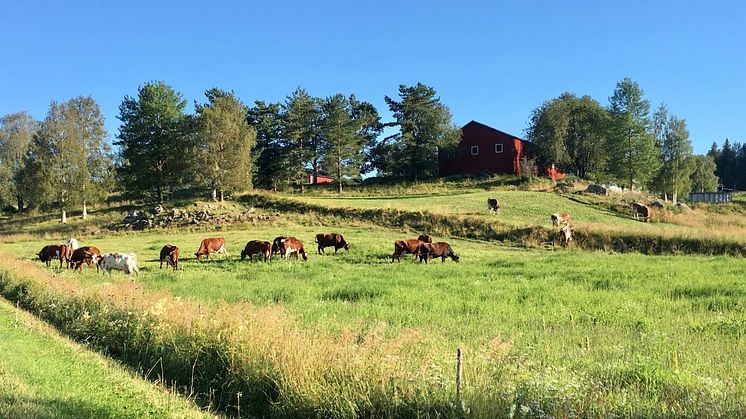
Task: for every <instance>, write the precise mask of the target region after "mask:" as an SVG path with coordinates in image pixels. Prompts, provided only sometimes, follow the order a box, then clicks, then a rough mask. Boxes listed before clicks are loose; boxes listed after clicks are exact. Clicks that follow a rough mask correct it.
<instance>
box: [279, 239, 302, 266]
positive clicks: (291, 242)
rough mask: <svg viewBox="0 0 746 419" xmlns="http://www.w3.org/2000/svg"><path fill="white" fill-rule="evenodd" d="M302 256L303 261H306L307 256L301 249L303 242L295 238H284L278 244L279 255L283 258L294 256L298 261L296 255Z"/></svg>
mask: <svg viewBox="0 0 746 419" xmlns="http://www.w3.org/2000/svg"><path fill="white" fill-rule="evenodd" d="M299 253H300V255H301V256H303V260H306V261H307V260H308V254H307V253H306V249H305V248H304V247H303V242H302V241H300V240H298V239H296V238H295V237H286V238H284V239H282V241H281V242H280V254H281V255H282V257H283V258H288V257H290V256H295V258H296V259H298V254H299Z"/></svg>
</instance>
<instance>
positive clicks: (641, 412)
mask: <svg viewBox="0 0 746 419" xmlns="http://www.w3.org/2000/svg"><path fill="white" fill-rule="evenodd" d="M491 188H492V186H491V184H489V183H479V182H473V183H470V182H461V183H447V182H441V183H437V184H432V185H426V184H413V185H408V186H407V185H405V186H402V187H395V188H387V187H378V188H374V189H373V190H372V192H371V193H369V194H365V193H364V192H365V191H364V190H362V189H360V190H353V191H349V192H346V193H345V194H344V195H343V196H342V197H339V196H335V195H334V194H333V193H331V192H329V191H324V190H315V191H311V192H310V193H309V194H308V195H305V196H299V195H288V194H271V195H272V196H273V197H279V198H289V199H294V200H299V201H302V202H306V203H313V204H316V205H323V206H329V207H336V208H348V207H349V208H394V209H401V210H407V211H412V212H415V213H416V212H418V211H430V212H433V213H436V214H440V215H448V214H454V215H458V216H470V217H474V218H476V219H480V220H484V221H488V222H491V221H492V220H497V221H498V222H501V223H505V224H507V225H510V226H513V227H515V228H519V227H522V226H536V225H541V226H547V227H548V226H549V224H550V223H549V219H548V216H549V214H550V213H552V212H555V211H565V212H568V213H570V215H571V216H572V217H573V219H574V220H575V222H576V225H577V226H578V228H582V229H590V230H597V231H601V232H607V231H624V232H627V233H630V232H631V233H633V234H637V233H638V232H639V233H640V234H653V235H655V234H659V235H663V236H665V235H682V236H699V235H706V236H707V237H711V238H715V239H720V238H725V239H728V240H734V239H735V240H737V241H744V235H743V234H742V233H743V232H744V231H746V217H744V213H743V208H742V206H741V204H739V203H738V202H735V203H734V204H732V205H728V206H701V207H696V208H694V209H693V210H692V211H682V212H681V213H668V214H666V216H665V217H662V219H660V220H659V221H657V222H654V223H650V224H643V223H640V222H637V221H634V220H632V219H630V218H629V217H628V216H627V215H625V214H624V213H620V212H619V211H618V208H619V207H618V205H617V203H614V202H612V201H611V200H606V199H598V198H594V197H588V196H585V195H577V194H555V193H549V192H542V191H521V190H515V189H510V188H507V189H506V188H503V189H500V190H497V191H495V190H492V189H491ZM428 190H431V193H430V194H427V191H428ZM489 196H497V197H498V198H499V199H500V200H501V202H502V204H503V205H502V208H503V209H502V211H501V213H500V214H499V215H491V214H489V213H488V212H487V210H486V205H485V201H486V199H487V197H489ZM196 205H197V207H199V205H203V204H200V203H198V204H196ZM615 205H616V206H615ZM189 207H190V208H192V207H195V204H194V203H193V202H192V203H189ZM195 208H196V207H195ZM277 208H280V207H277ZM247 210H248V206H247V205H246V202H245V201H241V202H235V203H228V204H227V205H225V206H223V207H222V208H221V209H217V211H238V212H245V211H247ZM255 211H256V213H258V214H265V215H268V216H269V218H267V219H266V221H264V222H259V223H258V224H257V225H253V226H252V225H246V226H189V227H187V228H183V229H181V230H176V229H165V230H156V231H150V232H129V233H122V232H120V233H112V232H109V231H107V230H106V226H107V225H110V224H111V223H112V222H114V221H116V220H117V218H118V217H121V215H122V214H123V209H118V208H111V209H106V210H101V211H97V212H94V213H93V218H92V220H90V221H89V222H87V223H84V222H82V221H80V220H76V219H72V220H71V223H70V224H68V225H66V226H62V225H59V224H57V223H56V221H55V220H54V217H48V216H39V217H34V218H31V219H27V220H23V219H15V220H12V221H10V222H6V223H5V225H4V226H2V231H4V232H5V233H6V236H5V237H4V243H2V244H1V245H0V247H1V248H2V249H3V250H5V251H9V252H11V254H13V255H14V256H16V257H17V258H19V259H21V260H24V263H22V264H21V265H14V264H10V265H8V264H7V263H4V269H5V270H6V272H7V271H8V270H10V271H12V272H16V271H18V272H26V271H28V272H29V275H31V276H39V275H40V276H41V277H44V278H46V280H47V281H51V282H50V284H54V287H61V288H62V289H65V290H66V289H68V288H69V289H73V290H76V291H75V293H74V294H73V295H76V294H79V295H93V294H96V293H99V294H100V295H101V296H102V297H101V296H99V297H95V298H94V300H93V301H94V302H95V301H98V300H97V298H104V299H107V300H110V301H111V302H112V304H113V305H112V307H111V308H106V307H107V306H105V305H102V304H103V303H94V305H93V306H91V307H90V310H99V312H98V313H97V314H96V313H94V314H93V315H94V316H96V317H95V318H96V319H99V320H97V322H98V321H100V322H101V325H102V326H98V323H96V322H93V323H91V322H90V321H85V320H81V319H80V318H78V317H77V316H80V310H83V312H84V313H87V311H86V310H88V308H81V307H82V306H81V304H82V305H85V304H88V303H85V302H82V301H71V302H67V303H64V304H63V303H62V301H64V300H65V299H67V298H68V297H63V296H57V297H40V300H39V302H31V303H29V304H30V305H31V306H34V305H35V304H41V305H42V309H43V310H55V308H54V307H51V308H50V307H49V304H50V303H49V302H48V301H58V300H59V301H60V304H62V305H64V307H66V308H65V309H64V310H71V311H70V313H69V314H68V313H65V312H61V313H59V314H58V315H55V316H51V317H52V318H53V319H54V320H55V321H58V322H61V326H62V327H63V328H65V329H69V330H72V331H74V333H75V334H76V336H77V337H78V338H79V339H84V340H88V339H89V338H90V339H93V340H96V341H97V342H99V345H102V346H103V347H104V348H108V349H106V351H107V352H108V351H111V349H110V348H111V344H110V343H108V342H107V341H106V339H112V336H120V337H121V338H122V339H131V340H127V341H126V342H130V343H131V344H133V345H137V344H139V343H142V342H148V340H147V339H146V336H151V338H150V339H151V340H152V342H153V343H152V344H148V343H145V344H144V345H146V346H142V347H139V349H136V350H135V352H134V353H130V354H128V355H126V356H127V357H128V359H127V361H128V362H129V363H130V365H134V366H137V367H138V368H141V367H142V366H141V365H140V361H138V358H137V357H138V356H139V355H138V353H141V354H142V356H145V355H146V354H145V353H146V352H147V353H148V354H149V355H148V356H150V358H148V359H150V360H151V361H149V362H153V361H152V360H153V359H156V360H157V359H159V357H161V356H164V355H163V354H164V353H165V354H166V356H169V355H168V354H169V353H170V354H171V355H170V356H173V357H176V358H178V360H179V362H182V363H185V365H183V366H181V367H179V366H176V365H182V364H179V362H176V361H174V362H173V363H171V364H172V365H174V368H179V369H184V368H186V369H189V368H194V366H195V365H198V364H197V361H198V359H199V360H200V361H201V362H204V365H205V366H204V367H203V368H206V370H203V371H197V372H196V373H197V375H198V376H210V374H213V373H217V374H218V375H220V374H223V373H222V372H220V371H223V370H222V369H223V368H224V369H225V371H226V372H227V373H230V377H232V378H229V377H228V376H226V378H225V379H226V380H229V381H227V382H223V383H218V384H216V383H214V382H213V381H209V380H208V381H206V383H203V384H204V385H203V386H202V388H203V391H202V393H200V394H198V395H197V399H198V400H199V401H200V402H202V403H203V404H204V403H206V402H205V400H206V398H207V397H206V396H205V394H207V393H210V394H211V392H212V391H213V390H217V389H216V388H215V386H218V387H220V386H223V387H225V390H223V392H224V393H225V394H224V395H223V398H224V399H225V400H227V401H226V403H227V404H226V403H223V404H222V405H221V406H222V408H223V409H227V410H226V411H227V412H228V413H229V414H235V413H236V410H235V409H236V406H237V405H238V404H239V403H238V399H240V397H241V396H240V394H241V392H244V409H246V410H245V411H248V412H253V413H251V414H254V415H258V416H264V415H268V416H280V417H286V416H320V417H349V416H381V415H384V416H391V415H394V416H413V415H414V416H461V415H462V414H464V413H465V414H466V416H473V417H501V416H529V417H542V416H555V417H557V416H559V417H570V416H581V417H585V416H590V417H608V416H625V417H630V416H631V417H639V416H647V417H650V416H653V417H660V416H690V417H723V416H725V417H729V416H736V417H738V416H744V415H746V357H744V356H743V354H744V353H746V311H745V310H744V302H745V301H744V300H746V283H744V282H743V276H744V273H745V272H746V260H744V259H743V258H741V257H728V256H696V255H688V256H685V255H677V254H673V255H663V256H646V255H643V254H638V253H634V252H631V253H606V252H601V251H593V252H591V251H580V250H577V249H573V248H572V247H571V248H570V249H557V250H556V251H552V250H548V249H541V248H523V247H520V246H512V245H510V244H508V243H505V244H503V243H500V242H487V241H478V240H465V239H457V238H453V237H436V240H445V241H448V242H449V243H451V245H452V246H453V248H454V250H455V251H456V252H457V253H458V254H459V255H460V256H461V261H460V263H455V262H453V261H451V260H447V261H446V262H445V263H440V261H431V263H429V264H421V263H417V262H415V261H414V260H413V259H412V257H411V256H408V257H404V258H403V259H402V261H401V262H393V263H392V261H391V258H390V256H391V253H392V252H393V241H394V240H398V239H403V238H413V237H416V236H417V235H418V233H419V232H418V231H412V230H407V228H406V227H404V228H396V229H394V228H392V227H391V226H387V225H374V224H373V223H372V222H371V221H370V220H365V219H362V218H360V217H358V218H354V217H351V218H344V217H329V216H323V215H321V214H317V213H314V212H313V210H311V211H305V210H304V211H300V212H290V213H283V212H282V209H270V208H269V207H268V208H262V207H259V208H256V209H255ZM381 224H385V219H384V220H383V222H382V223H381ZM206 228H207V229H213V230H214V231H206V230H205V229H206ZM332 231H336V232H339V233H342V234H344V236H345V237H346V239H347V240H348V242H350V243H351V244H352V247H351V249H350V251H349V252H344V251H340V253H338V254H334V252H333V249H331V248H330V249H327V252H326V254H323V255H318V254H316V246H315V243H313V238H314V236H315V234H316V233H321V232H323V233H326V232H332ZM18 232H28V233H32V234H33V235H32V234H26V233H21V234H17V233H18ZM8 233H14V234H10V235H9V234H8ZM70 235H76V236H77V237H78V238H79V240H80V242H81V244H82V245H95V246H97V247H99V248H100V249H101V250H102V251H104V252H107V251H122V252H132V253H136V254H137V256H138V260H139V266H140V275H139V276H137V277H128V276H126V275H124V274H122V273H121V272H116V271H115V272H114V273H113V274H112V275H105V274H97V273H96V271H95V269H91V268H85V269H84V271H83V272H82V273H72V272H70V271H67V270H64V269H63V270H62V271H59V270H58V269H55V268H43V269H42V270H41V271H40V270H39V268H38V267H39V266H41V264H40V262H38V260H36V256H35V254H36V253H37V252H38V251H39V249H40V248H41V247H42V246H43V245H45V244H50V243H58V242H62V241H64V239H65V238H66V237H68V236H70ZM278 235H293V236H296V237H298V238H299V239H301V240H303V242H304V243H305V244H306V250H307V251H308V252H309V261H308V262H305V263H304V262H302V261H298V260H281V259H275V260H273V261H272V262H270V263H264V262H253V263H252V262H248V261H244V262H241V261H239V260H238V259H239V255H240V251H241V249H242V248H243V246H244V244H245V243H246V242H247V241H249V240H255V239H263V240H270V241H271V240H272V239H273V238H274V237H275V236H278ZM214 236H223V237H225V238H226V239H227V243H228V246H227V247H228V251H229V252H230V257H229V258H228V259H226V260H219V259H218V260H214V261H210V262H204V263H199V262H197V261H195V258H194V252H195V251H196V249H197V247H198V245H199V242H200V240H201V239H203V238H205V237H214ZM610 237H611V238H612V239H613V237H614V236H613V235H611V236H610ZM166 243H172V244H176V245H178V246H179V247H180V248H181V253H182V262H181V264H182V269H181V270H179V271H177V272H173V271H172V270H171V269H170V268H164V269H162V270H161V269H159V268H158V253H159V250H160V248H161V247H162V246H163V245H164V244H166ZM6 265H7V266H6ZM25 267H28V268H25ZM0 274H2V272H0ZM0 276H1V275H0ZM3 280H5V281H7V278H6V279H3V278H0V282H2V281H3ZM7 283H9V284H13V282H12V281H11V282H7ZM29 286H30V285H29ZM24 287H25V286H24ZM24 287H19V286H18V285H13V286H11V288H8V289H5V290H0V291H3V292H4V294H6V295H10V296H14V295H23V293H24V292H25V291H24V290H25V288H24ZM55 292H59V291H55ZM65 292H67V291H65ZM140 293H142V295H141V294H140ZM63 294H64V293H63ZM99 294H96V295H99ZM86 298H88V297H86ZM45 301H47V302H45ZM52 304H56V303H52ZM117 307H118V308H117ZM60 310H62V309H60ZM203 310H206V311H203ZM137 313H140V314H137ZM153 313H156V314H155V315H156V316H157V317H156V320H155V321H162V322H164V324H163V325H162V326H160V325H157V326H153V325H152V324H151V323H148V322H149V321H150V320H146V319H149V318H150V317H148V316H151V315H153ZM195 313H197V314H195ZM205 313H213V314H212V316H214V317H212V318H210V317H209V316H210V314H205ZM203 315H207V316H208V317H207V318H205V317H203ZM132 316H135V317H132ZM158 316H160V317H158ZM131 318H137V319H143V320H142V323H137V322H136V323H130V320H128V319H131ZM158 319H160V320H158ZM110 322H113V323H110ZM121 322H123V323H121ZM192 322H195V323H194V324H195V325H199V326H193V325H192ZM166 323H168V324H166ZM108 324H122V327H124V326H126V325H129V326H127V327H131V328H132V329H124V330H123V331H122V332H121V334H117V331H116V330H108V326H106V325H108ZM99 327H104V328H105V329H107V330H101V329H99ZM193 327H194V328H196V329H193ZM151 328H152V329H154V330H153V331H151V330H150V329H151ZM185 330H186V332H184V331H185ZM151 332H152V333H151ZM141 334H142V335H141ZM99 335H100V336H99ZM159 336H162V339H161V338H160V337H159ZM101 339H103V341H102V340H101ZM114 339H115V340H117V339H119V338H114ZM113 345H114V347H116V346H117V342H114V343H113ZM147 345H156V346H157V347H156V348H152V350H151V347H150V346H147ZM0 347H1V346H0ZM168 348H171V349H168ZM217 348H220V349H217ZM456 348H462V349H463V350H464V354H465V362H464V377H465V378H464V393H463V394H464V399H463V401H464V405H465V409H466V410H465V411H461V410H460V408H457V407H455V406H456V405H454V399H453V397H454V389H455V376H454V372H453V371H454V354H455V350H456ZM137 351H141V352H137ZM215 351H217V352H215ZM114 352H115V353H116V352H117V351H114ZM151 352H152V353H151ZM208 355H209V356H208ZM133 357H134V358H133ZM153 357H155V358H153ZM192 357H194V358H192ZM226 360H227V361H226ZM226 362H227V364H226ZM167 364H169V363H168V362H167ZM0 365H2V364H0ZM200 365H202V364H200ZM0 371H2V370H0ZM163 373H164V374H165V375H166V376H168V377H171V378H173V379H174V380H177V381H178V380H179V377H180V376H181V377H182V378H181V381H180V382H181V384H182V385H184V384H185V383H184V380H185V379H186V380H191V379H193V377H194V374H195V373H194V372H192V373H191V374H186V375H185V374H184V372H183V371H171V372H169V371H164V372H163ZM169 373H171V374H169ZM39 391H40V393H41V394H46V392H47V390H39ZM249 393H251V396H249V395H248V394H249ZM13 394H16V393H11V396H13ZM14 397H15V396H14ZM17 397H22V394H21V396H17ZM246 400H248V401H246ZM112 404H114V405H115V406H116V402H112ZM218 404H220V403H218Z"/></svg>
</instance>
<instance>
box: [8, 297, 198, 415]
mask: <svg viewBox="0 0 746 419" xmlns="http://www.w3.org/2000/svg"><path fill="white" fill-rule="evenodd" d="M209 416H210V415H208V414H205V413H201V412H199V411H198V410H197V408H196V407H194V406H193V405H191V404H190V403H188V402H186V401H185V400H183V399H180V398H179V397H177V396H175V395H174V394H171V393H169V392H168V391H167V390H166V389H163V388H158V387H157V386H155V385H153V384H151V383H147V382H144V381H142V380H141V379H139V378H135V377H134V376H133V375H132V374H130V373H128V372H126V371H124V370H123V369H122V368H121V367H120V366H118V365H116V364H114V363H113V362H111V361H109V360H106V359H105V358H104V357H102V356H100V355H97V354H94V353H92V352H90V351H89V350H87V349H85V348H84V347H82V346H80V345H78V344H74V343H72V342H70V341H69V340H68V339H66V338H63V337H61V336H59V334H58V332H56V331H55V330H53V329H51V328H50V327H48V326H46V325H44V324H43V323H42V322H40V321H39V320H38V319H36V318H34V317H33V316H31V315H30V314H28V313H25V312H23V311H21V310H20V309H17V308H14V307H12V306H11V305H10V304H8V303H7V302H5V300H0V417H3V418H46V417H50V418H51V417H54V418H84V417H90V418H93V417H98V418H103V417H183V418H186V417H209Z"/></svg>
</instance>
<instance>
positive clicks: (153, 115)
mask: <svg viewBox="0 0 746 419" xmlns="http://www.w3.org/2000/svg"><path fill="white" fill-rule="evenodd" d="M186 104H187V102H186V100H184V99H183V97H182V95H181V94H180V93H178V92H176V91H175V90H174V89H173V88H172V87H171V86H169V85H167V84H165V83H163V82H160V81H156V82H150V83H145V84H144V85H143V86H141V87H140V88H139V89H138V94H137V97H136V98H133V97H130V96H125V97H124V100H123V101H122V104H121V105H119V119H120V120H121V121H122V125H121V126H120V127H119V135H118V138H119V141H118V142H116V143H115V144H116V145H118V146H120V159H121V166H120V167H119V175H120V176H121V180H122V183H123V185H124V187H125V189H126V190H128V191H130V192H133V193H135V194H137V195H144V194H150V193H154V194H155V195H156V197H157V199H158V203H163V199H164V194H165V193H166V192H168V191H173V190H174V189H176V188H178V187H180V186H183V185H186V184H189V183H192V182H194V179H193V174H192V173H193V172H192V170H193V167H194V166H195V158H196V154H195V135H194V132H195V129H196V127H195V123H194V121H193V120H192V119H191V118H188V117H187V116H186V114H185V113H184V108H185V107H186Z"/></svg>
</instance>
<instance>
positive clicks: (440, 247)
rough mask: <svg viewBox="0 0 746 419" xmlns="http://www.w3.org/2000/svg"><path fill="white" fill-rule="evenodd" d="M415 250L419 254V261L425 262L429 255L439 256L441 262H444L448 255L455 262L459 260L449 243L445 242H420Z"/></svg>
mask: <svg viewBox="0 0 746 419" xmlns="http://www.w3.org/2000/svg"><path fill="white" fill-rule="evenodd" d="M417 251H418V254H419V256H420V262H425V263H427V260H428V259H429V258H431V257H435V258H438V257H439V258H441V259H442V262H443V263H445V261H446V258H447V257H450V258H451V259H453V261H455V262H458V260H459V257H458V256H457V255H456V253H455V252H454V251H453V249H451V245H450V244H448V243H446V242H437V243H422V244H421V245H420V247H419V248H418V249H417Z"/></svg>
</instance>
